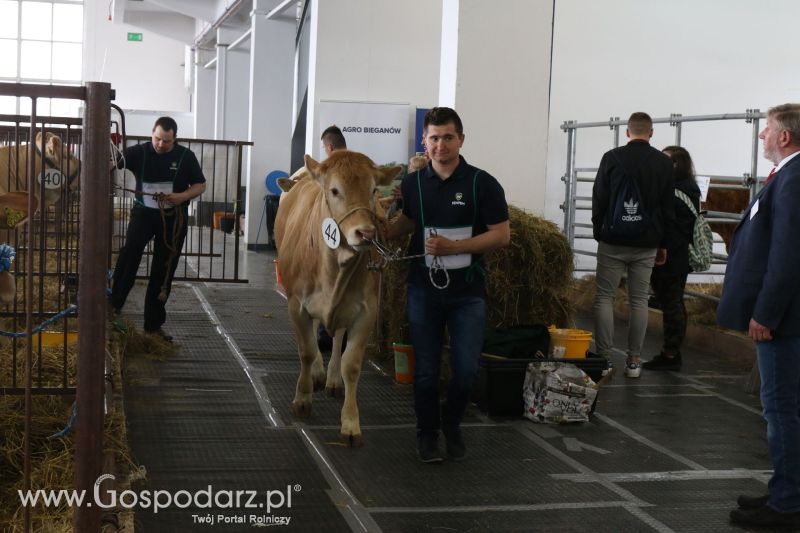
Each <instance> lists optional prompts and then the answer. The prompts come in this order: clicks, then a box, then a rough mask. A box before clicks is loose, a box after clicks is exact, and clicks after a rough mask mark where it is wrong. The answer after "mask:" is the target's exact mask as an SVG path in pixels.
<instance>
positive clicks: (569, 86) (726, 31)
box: [522, 0, 800, 264]
mask: <svg viewBox="0 0 800 533" xmlns="http://www.w3.org/2000/svg"><path fill="white" fill-rule="evenodd" d="M799 18H800V3H798V2H796V1H795V0H771V1H770V2H768V3H765V2H731V1H729V0H705V1H703V2H697V1H694V0H671V1H670V2H655V1H641V0H604V1H603V2H586V1H583V0H557V1H556V7H555V26H554V50H553V74H552V91H551V95H552V96H551V106H550V124H549V147H548V155H547V163H548V165H547V204H546V205H547V209H546V215H547V217H548V218H550V219H552V220H553V221H555V222H557V223H559V224H561V223H562V222H563V213H562V211H561V210H560V209H559V208H558V205H559V204H560V203H561V202H562V201H563V197H564V186H563V184H562V183H561V181H560V178H561V176H562V175H563V174H564V171H565V168H566V134H564V133H563V132H562V131H561V130H560V129H559V126H560V125H561V124H562V123H563V122H564V121H565V120H577V121H579V122H593V121H605V120H608V118H609V117H610V116H619V117H622V118H627V117H628V115H630V113H632V112H634V111H646V112H648V113H650V114H651V116H653V117H654V118H655V117H665V116H669V114H670V113H681V114H683V115H700V114H721V113H743V112H745V110H746V109H748V108H759V109H761V110H762V111H765V110H766V109H767V108H768V107H770V106H773V105H776V104H780V103H784V102H787V101H798V100H800V83H799V82H798V78H797V69H796V65H797V64H798V59H800V57H798V56H800V51H798V49H797V47H792V46H787V45H786V43H787V42H788V41H786V40H785V39H782V37H780V36H779V35H773V36H769V35H768V34H767V32H769V31H770V30H769V28H770V27H773V28H774V29H773V31H777V32H780V31H781V30H777V29H775V28H776V20H778V19H779V20H781V21H786V23H788V21H794V20H798V19H799ZM782 43H783V44H782ZM522 126H524V124H522ZM751 135H752V125H750V124H745V123H744V121H736V122H725V123H713V124H685V125H684V126H683V134H682V145H683V146H685V147H686V148H687V149H688V150H689V152H690V153H691V154H692V156H693V158H694V160H695V164H696V167H697V170H698V173H699V174H732V175H741V174H742V173H744V172H748V171H749V169H750V153H751V150H750V144H751V140H752V136H751ZM624 140H625V136H624V131H623V134H622V137H621V142H624ZM673 140H674V130H673V128H671V127H670V126H668V125H657V126H656V132H655V137H654V139H653V145H654V146H656V147H658V148H661V147H663V146H665V145H667V144H672V142H673ZM611 142H612V138H611V132H610V131H609V130H608V128H599V129H596V130H594V131H588V130H579V133H578V142H577V166H579V167H596V166H597V164H598V162H599V160H600V157H601V155H602V153H603V152H604V151H605V150H607V149H608V148H610V147H611ZM759 151H760V146H759ZM770 168H771V164H769V163H767V162H766V161H765V160H763V159H761V160H760V162H759V172H758V173H759V175H765V174H766V173H767V172H768V171H769V169H770ZM582 187H583V188H582V189H581V190H580V191H579V194H583V195H586V194H590V192H591V185H590V184H585V185H582ZM581 191H582V192H581ZM582 217H584V218H583V219H581V218H580V217H579V221H586V218H588V213H587V212H583V213H582ZM582 231H584V232H585V230H582ZM594 246H595V244H594V242H593V241H578V242H576V247H577V248H582V249H593V248H594ZM591 264H594V262H593V261H591Z"/></svg>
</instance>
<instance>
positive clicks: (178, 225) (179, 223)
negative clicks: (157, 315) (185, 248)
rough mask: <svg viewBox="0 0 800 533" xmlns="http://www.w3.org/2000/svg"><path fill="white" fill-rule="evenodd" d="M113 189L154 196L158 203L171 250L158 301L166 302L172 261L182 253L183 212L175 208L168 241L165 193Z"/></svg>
mask: <svg viewBox="0 0 800 533" xmlns="http://www.w3.org/2000/svg"><path fill="white" fill-rule="evenodd" d="M113 188H114V189H118V190H120V191H125V192H131V193H134V194H141V195H144V196H152V197H153V199H155V201H156V202H157V203H158V211H159V214H160V215H161V229H162V232H163V233H162V238H163V239H164V245H165V246H166V247H167V250H169V255H168V256H167V259H166V264H165V265H164V266H165V269H164V270H165V272H164V281H162V282H161V290H160V291H159V293H158V300H159V301H160V302H166V301H167V297H168V296H169V294H168V288H169V278H170V274H171V270H172V268H171V266H172V260H173V259H175V257H176V256H177V255H178V253H179V252H180V250H178V249H177V243H178V240H179V239H180V235H181V232H182V231H183V225H184V220H183V210H182V209H181V208H180V207H179V206H175V207H174V208H173V214H174V215H175V223H174V224H173V225H172V239H168V238H167V216H168V214H167V210H168V209H169V206H167V201H166V200H165V199H164V197H165V196H166V195H165V194H164V193H163V192H158V193H150V192H144V191H140V190H138V189H126V188H125V187H121V186H119V185H114V186H113Z"/></svg>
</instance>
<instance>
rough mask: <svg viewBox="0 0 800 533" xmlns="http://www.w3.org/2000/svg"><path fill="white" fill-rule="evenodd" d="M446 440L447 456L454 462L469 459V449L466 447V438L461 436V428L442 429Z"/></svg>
mask: <svg viewBox="0 0 800 533" xmlns="http://www.w3.org/2000/svg"><path fill="white" fill-rule="evenodd" d="M442 433H444V438H445V440H446V441H447V445H446V449H447V456H448V457H449V458H450V459H452V460H453V461H463V460H464V459H465V458H466V457H467V447H466V446H465V445H464V436H463V435H461V428H460V427H458V426H456V427H451V428H446V427H445V428H442Z"/></svg>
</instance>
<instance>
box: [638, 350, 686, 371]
mask: <svg viewBox="0 0 800 533" xmlns="http://www.w3.org/2000/svg"><path fill="white" fill-rule="evenodd" d="M682 364H683V363H682V361H681V355H680V354H678V355H676V356H675V357H667V356H666V355H664V354H663V353H660V354H658V355H657V356H655V357H653V358H652V359H650V360H649V361H645V362H644V363H642V368H644V369H646V370H672V371H673V372H678V371H680V369H681V366H682Z"/></svg>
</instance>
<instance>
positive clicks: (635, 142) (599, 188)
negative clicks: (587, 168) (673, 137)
mask: <svg viewBox="0 0 800 533" xmlns="http://www.w3.org/2000/svg"><path fill="white" fill-rule="evenodd" d="M625 133H626V135H627V136H628V138H629V139H630V141H629V142H628V144H626V145H625V146H620V147H618V148H614V149H612V150H609V151H608V152H606V153H605V154H603V158H602V159H601V160H600V166H599V168H598V169H597V176H596V177H595V180H594V187H593V189H592V231H593V235H594V238H595V240H597V242H598V244H597V275H596V278H595V280H596V290H597V292H596V296H595V303H594V313H595V348H596V350H597V353H598V354H599V355H602V356H604V357H610V356H611V354H612V351H613V347H614V342H613V339H614V294H615V291H616V290H617V287H618V286H619V282H620V280H621V279H622V277H623V276H625V277H627V288H628V304H629V306H630V310H631V311H630V319H629V324H628V326H629V327H628V346H627V351H626V354H627V358H626V361H625V375H626V376H627V377H629V378H638V377H639V375H640V374H641V371H642V363H641V350H642V344H643V343H644V336H645V332H646V331H647V300H648V298H649V293H650V274H651V272H652V270H653V265H654V264H656V265H660V264H663V263H664V262H665V261H666V259H667V249H668V248H671V247H672V244H671V243H672V242H673V241H674V238H673V236H672V235H673V234H674V231H675V228H674V226H675V203H674V201H673V198H674V196H675V177H674V170H673V168H672V161H671V160H670V159H669V157H667V156H666V155H665V154H663V153H661V151H659V150H658V149H656V148H653V147H652V146H650V138H651V137H652V136H653V120H652V119H651V118H650V115H648V114H647V113H642V112H636V113H633V114H632V115H631V116H630V118H629V119H628V128H627V130H626V132H625ZM634 191H635V192H634ZM623 201H624V209H623ZM618 214H619V215H622V216H621V218H617V215H618ZM625 224H627V227H623V226H624V225H625Z"/></svg>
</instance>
